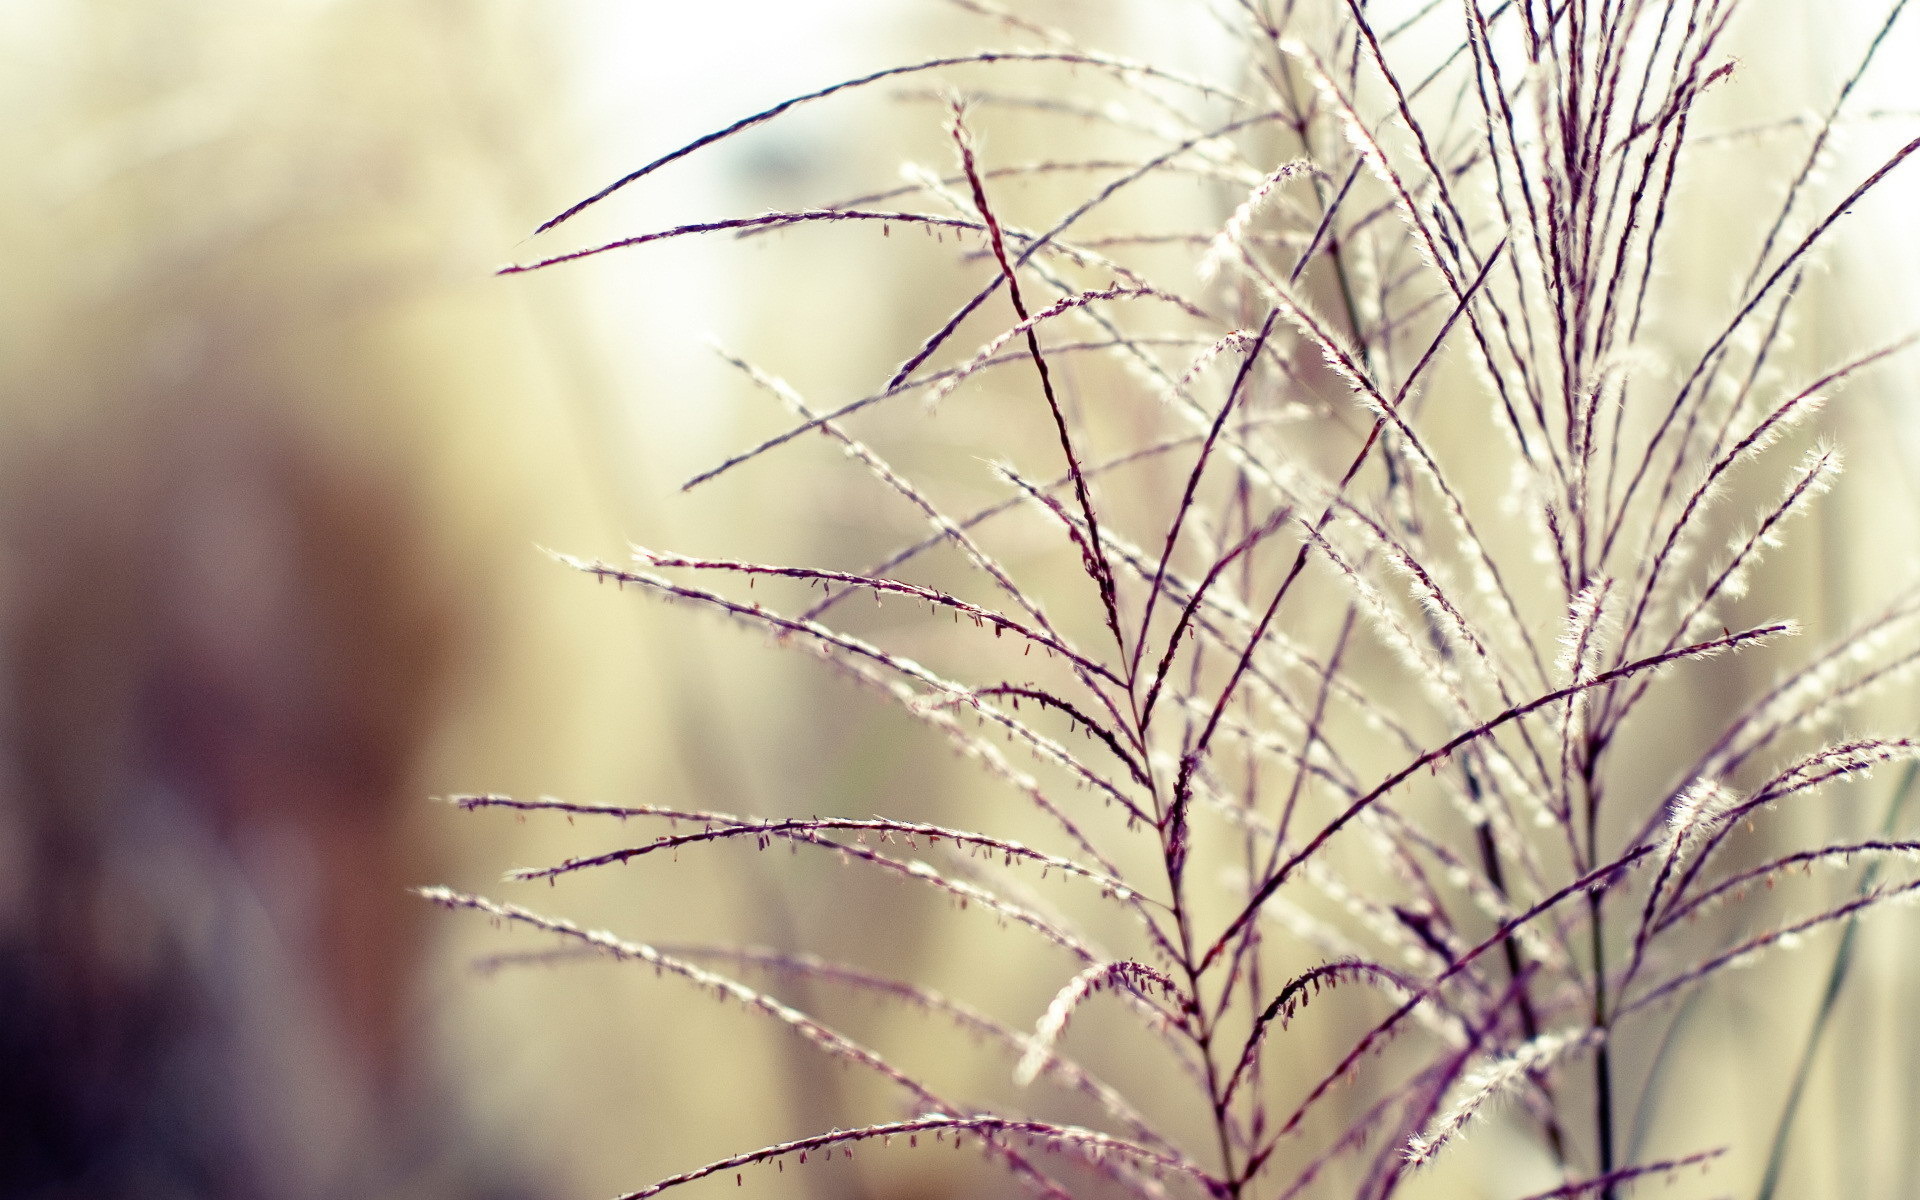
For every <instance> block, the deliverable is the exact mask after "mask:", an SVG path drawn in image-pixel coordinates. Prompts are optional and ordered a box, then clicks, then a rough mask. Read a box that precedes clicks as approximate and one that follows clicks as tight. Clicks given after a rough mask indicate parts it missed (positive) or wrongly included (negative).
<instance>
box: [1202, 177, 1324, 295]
mask: <svg viewBox="0 0 1920 1200" xmlns="http://www.w3.org/2000/svg"><path fill="white" fill-rule="evenodd" d="M1311 167H1312V164H1310V163H1309V162H1307V160H1306V159H1304V158H1296V159H1293V160H1291V161H1289V162H1284V163H1281V164H1280V166H1279V167H1278V168H1277V169H1275V170H1274V172H1273V173H1272V174H1270V175H1268V176H1267V177H1266V178H1265V179H1262V180H1261V181H1260V182H1259V183H1258V184H1257V185H1255V187H1254V189H1253V191H1251V192H1249V193H1248V194H1247V198H1246V199H1245V200H1242V201H1241V202H1240V207H1238V208H1236V209H1234V210H1233V215H1232V216H1230V217H1228V218H1227V223H1226V225H1225V226H1223V227H1222V228H1221V230H1220V232H1219V233H1218V234H1216V235H1215V236H1214V239H1213V240H1212V241H1211V242H1209V243H1208V244H1207V251H1206V253H1205V254H1203V255H1201V256H1200V262H1199V263H1198V264H1197V266H1196V268H1195V269H1196V270H1197V271H1198V273H1199V275H1200V278H1201V279H1202V280H1206V281H1208V282H1211V281H1212V280H1213V279H1214V278H1215V277H1217V276H1218V275H1219V274H1220V268H1222V267H1224V266H1225V265H1226V263H1227V260H1228V259H1229V258H1231V257H1232V256H1233V254H1234V252H1235V251H1237V250H1242V249H1244V248H1245V241H1246V236H1247V226H1249V225H1251V224H1252V223H1253V218H1254V216H1255V214H1257V213H1258V212H1259V211H1260V209H1261V207H1262V206H1264V205H1265V204H1266V202H1267V200H1268V199H1269V198H1270V197H1272V195H1273V194H1274V193H1275V192H1277V191H1278V190H1279V189H1280V185H1281V184H1283V183H1285V182H1286V181H1287V180H1289V179H1291V178H1293V177H1294V176H1295V175H1298V174H1300V173H1301V172H1303V171H1307V170H1310V169H1311Z"/></svg>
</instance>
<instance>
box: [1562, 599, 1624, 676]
mask: <svg viewBox="0 0 1920 1200" xmlns="http://www.w3.org/2000/svg"><path fill="white" fill-rule="evenodd" d="M1612 588H1613V581H1612V580H1611V579H1599V580H1595V581H1594V582H1593V583H1590V584H1588V585H1587V586H1586V587H1584V588H1582V589H1581V590H1580V594H1579V595H1577V596H1575V597H1574V598H1573V602H1572V603H1570V604H1569V605H1567V623H1566V627H1565V628H1564V629H1563V630H1562V631H1561V634H1560V657H1559V658H1558V659H1556V660H1555V661H1554V669H1555V671H1556V672H1557V673H1558V676H1559V678H1561V679H1565V680H1566V681H1567V682H1569V683H1574V682H1578V681H1579V680H1581V679H1590V678H1592V677H1593V676H1594V674H1595V673H1596V672H1598V670H1599V669H1600V645H1601V641H1602V639H1601V638H1600V637H1599V636H1598V634H1599V630H1600V624H1601V622H1602V621H1603V620H1605V619H1606V616H1607V595H1608V593H1609V592H1610V591H1611V590H1612Z"/></svg>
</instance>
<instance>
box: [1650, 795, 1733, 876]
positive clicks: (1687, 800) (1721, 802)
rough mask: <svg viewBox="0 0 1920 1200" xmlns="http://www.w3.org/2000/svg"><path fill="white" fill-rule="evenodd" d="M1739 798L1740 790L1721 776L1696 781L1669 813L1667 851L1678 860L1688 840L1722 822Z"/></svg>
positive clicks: (1676, 801) (1675, 802) (1674, 803)
mask: <svg viewBox="0 0 1920 1200" xmlns="http://www.w3.org/2000/svg"><path fill="white" fill-rule="evenodd" d="M1739 801H1740V796H1739V793H1737V792H1735V791H1733V790H1732V789H1731V788H1728V787H1727V786H1726V785H1725V784H1723V783H1721V782H1720V781H1719V780H1718V779H1712V778H1704V779H1696V780H1694V781H1693V783H1692V784H1690V785H1688V787H1687V790H1686V791H1684V792H1681V793H1680V797H1679V799H1677V800H1675V801H1674V802H1673V811H1672V812H1670V813H1668V814H1667V847H1668V851H1667V852H1668V853H1669V854H1670V855H1672V856H1673V857H1674V858H1675V859H1678V858H1679V857H1680V855H1681V854H1682V853H1683V852H1684V851H1685V850H1686V847H1687V845H1688V843H1690V842H1691V841H1692V840H1693V839H1694V838H1695V837H1696V836H1697V835H1698V834H1700V833H1701V832H1703V831H1705V830H1708V829H1711V828H1712V827H1713V826H1714V825H1715V824H1717V823H1719V821H1720V820H1721V819H1723V818H1724V817H1725V816H1726V815H1727V813H1729V812H1731V811H1732V810H1733V808H1734V806H1735V805H1737V804H1738V803H1739Z"/></svg>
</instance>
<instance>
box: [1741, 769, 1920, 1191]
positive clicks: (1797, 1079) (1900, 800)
mask: <svg viewBox="0 0 1920 1200" xmlns="http://www.w3.org/2000/svg"><path fill="white" fill-rule="evenodd" d="M1917 776H1920V763H1915V764H1911V765H1909V766H1908V767H1907V769H1906V772H1905V773H1904V774H1903V775H1901V776H1900V783H1899V785H1898V786H1896V787H1895V788H1894V791H1893V799H1892V800H1891V801H1889V802H1888V804H1887V817H1886V820H1884V821H1882V822H1881V825H1880V832H1881V836H1883V837H1885V836H1891V834H1892V833H1893V830H1894V827H1895V826H1897V825H1898V824H1899V821H1900V814H1901V812H1902V811H1904V810H1905V808H1906V805H1907V800H1908V798H1909V797H1911V796H1912V795H1913V785H1914V780H1915V778H1916V777H1917ZM1879 879H1880V863H1879V862H1877V861H1876V862H1874V863H1873V864H1871V865H1870V866H1868V867H1867V870H1866V874H1864V875H1862V876H1861V877H1860V890H1861V891H1862V892H1865V891H1868V890H1870V889H1871V888H1872V887H1873V885H1874V884H1875V883H1877V882H1879ZM1859 931H1860V917H1859V914H1857V913H1856V914H1855V915H1854V916H1852V917H1849V918H1848V919H1847V927H1846V931H1845V932H1844V933H1842V934H1841V935H1840V944H1839V946H1837V947H1835V948H1834V952H1833V965H1832V966H1831V967H1829V968H1828V969H1827V986H1826V989H1825V991H1824V992H1822V994H1821V996H1820V1007H1819V1008H1818V1009H1816V1010H1815V1012H1814V1014H1813V1027H1812V1028H1811V1029H1809V1030H1808V1031H1807V1044H1806V1046H1805V1047H1804V1048H1803V1049H1802V1050H1801V1051H1800V1064H1799V1066H1798V1067H1796V1068H1795V1069H1794V1072H1793V1085H1792V1086H1791V1087H1789V1088H1788V1089H1787V1102H1786V1106H1785V1107H1784V1108H1782V1109H1781V1111H1780V1124H1779V1125H1778V1126H1777V1127H1775V1129H1774V1131H1773V1146H1772V1148H1771V1149H1770V1150H1768V1152H1767V1170H1766V1174H1764V1175H1762V1176H1761V1178H1760V1190H1759V1191H1758V1192H1756V1193H1755V1194H1754V1200H1773V1194H1774V1190H1775V1189H1776V1188H1778V1187H1779V1186H1780V1174H1781V1171H1782V1170H1783V1169H1784V1168H1785V1167H1786V1163H1787V1143H1788V1139H1789V1138H1790V1137H1791V1136H1792V1133H1793V1122H1794V1118H1795V1117H1797V1116H1798V1115H1799V1114H1800V1101H1801V1099H1802V1098H1803V1097H1804V1096H1805V1094H1806V1090H1807V1079H1808V1077H1809V1076H1811V1075H1812V1074H1813V1060H1814V1057H1815V1055H1817V1054H1818V1053H1819V1050H1820V1041H1821V1039H1822V1038H1823V1037H1825V1036H1826V1032H1827V1025H1828V1023H1829V1022H1830V1021H1831V1020H1832V1019H1833V1010H1834V1008H1835V1007H1836V1005H1837V1004H1838V1002H1839V999H1840V991H1841V989H1842V988H1844V987H1846V985H1847V977H1848V975H1849V974H1850V973H1851V971H1852V969H1853V942H1854V938H1855V936H1856V935H1857V934H1858V933H1859Z"/></svg>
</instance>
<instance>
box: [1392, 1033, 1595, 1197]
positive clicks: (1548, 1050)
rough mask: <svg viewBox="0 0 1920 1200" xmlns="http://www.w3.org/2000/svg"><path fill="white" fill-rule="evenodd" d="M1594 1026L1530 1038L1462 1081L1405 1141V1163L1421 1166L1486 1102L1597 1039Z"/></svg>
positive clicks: (1463, 1126) (1451, 1138)
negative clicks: (1447, 1102) (1453, 1096)
mask: <svg viewBox="0 0 1920 1200" xmlns="http://www.w3.org/2000/svg"><path fill="white" fill-rule="evenodd" d="M1600 1037H1601V1031H1600V1030H1597V1029H1579V1030H1565V1031H1562V1032H1559V1033H1547V1034H1542V1035H1541V1036H1539V1037H1537V1038H1535V1039H1533V1040H1532V1041H1530V1042H1528V1043H1527V1044H1526V1045H1524V1046H1521V1047H1520V1048H1519V1049H1517V1050H1515V1051H1513V1052H1512V1053H1510V1054H1504V1055H1501V1056H1499V1057H1497V1058H1495V1059H1493V1060H1492V1061H1490V1062H1488V1063H1487V1064H1486V1065H1485V1066H1483V1067H1481V1068H1479V1069H1478V1070H1476V1071H1474V1072H1473V1073H1472V1074H1470V1075H1468V1076H1467V1077H1466V1079H1464V1080H1463V1081H1462V1083H1463V1085H1464V1086H1463V1089H1462V1091H1461V1094H1460V1097H1459V1098H1458V1099H1457V1100H1455V1101H1454V1103H1453V1106H1452V1107H1451V1108H1449V1109H1447V1111H1446V1112H1444V1113H1442V1114H1440V1116H1439V1117H1437V1118H1436V1119H1435V1120H1434V1122H1433V1124H1431V1125H1429V1126H1427V1128H1426V1129H1425V1130H1423V1131H1422V1132H1420V1133H1417V1134H1415V1135H1414V1136H1413V1137H1411V1138H1409V1139H1408V1140H1407V1151H1406V1153H1407V1162H1408V1163H1409V1164H1410V1165H1412V1166H1416V1167H1418V1166H1423V1165H1425V1164H1426V1163H1428V1162H1431V1161H1432V1159H1433V1156H1434V1155H1436V1154H1438V1153H1439V1152H1440V1149H1441V1148H1442V1147H1443V1146H1445V1145H1446V1144H1447V1143H1448V1142H1450V1141H1452V1140H1453V1139H1454V1138H1456V1137H1458V1136H1459V1135H1460V1132H1461V1130H1463V1129H1465V1128H1466V1125H1467V1122H1469V1121H1471V1120H1472V1119H1473V1116H1474V1114H1475V1113H1477V1112H1479V1111H1480V1109H1481V1108H1483V1107H1484V1106H1485V1105H1486V1104H1487V1103H1488V1102H1489V1101H1491V1100H1494V1099H1497V1098H1498V1097H1499V1096H1501V1095H1502V1094H1504V1093H1505V1092H1506V1091H1507V1090H1508V1089H1510V1088H1512V1087H1513V1086H1514V1085H1515V1084H1517V1083H1519V1082H1520V1081H1521V1080H1523V1079H1525V1078H1526V1076H1527V1075H1529V1074H1531V1073H1532V1072H1534V1071H1537V1070H1539V1069H1540V1068H1541V1067H1543V1066H1545V1065H1546V1064H1547V1063H1549V1062H1551V1061H1553V1060H1554V1059H1557V1058H1560V1057H1562V1056H1564V1055H1567V1054H1570V1053H1573V1052H1575V1051H1578V1050H1581V1049H1584V1048H1585V1047H1587V1046H1590V1045H1593V1044H1594V1043H1596V1042H1598V1041H1599V1040H1600Z"/></svg>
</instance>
